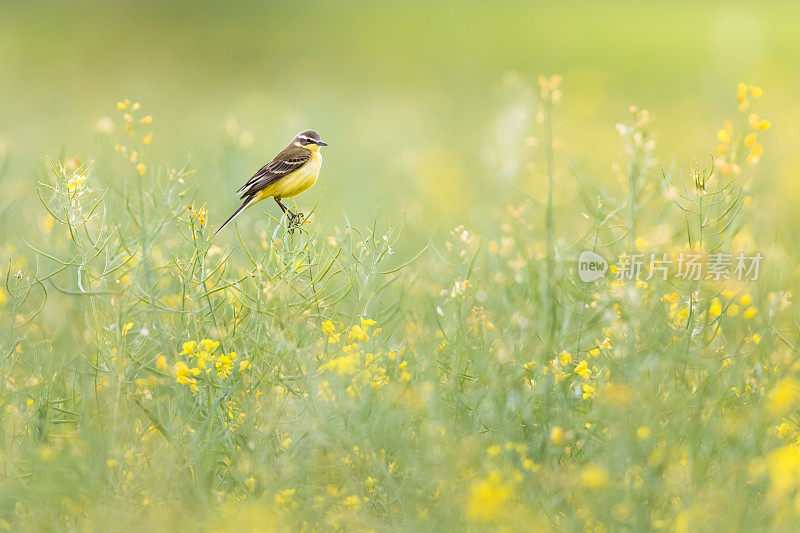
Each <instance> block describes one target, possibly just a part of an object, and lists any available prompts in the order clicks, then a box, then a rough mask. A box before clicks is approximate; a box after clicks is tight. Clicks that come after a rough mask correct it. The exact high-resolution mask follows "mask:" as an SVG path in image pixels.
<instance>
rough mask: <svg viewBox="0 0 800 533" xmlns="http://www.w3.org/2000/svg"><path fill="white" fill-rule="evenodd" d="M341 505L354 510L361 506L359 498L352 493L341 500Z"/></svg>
mask: <svg viewBox="0 0 800 533" xmlns="http://www.w3.org/2000/svg"><path fill="white" fill-rule="evenodd" d="M342 505H344V506H345V507H349V508H350V510H352V511H355V510H356V509H358V508H359V507H361V498H359V497H358V496H356V495H355V494H353V495H352V496H348V497H347V498H345V499H344V500H342Z"/></svg>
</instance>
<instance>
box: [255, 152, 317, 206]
mask: <svg viewBox="0 0 800 533" xmlns="http://www.w3.org/2000/svg"><path fill="white" fill-rule="evenodd" d="M321 167H322V154H321V153H320V151H319V150H314V151H313V152H312V153H311V159H309V160H308V163H306V164H305V165H303V166H302V167H300V168H299V169H297V170H295V171H294V172H292V173H291V174H287V175H286V176H284V177H282V178H281V179H279V180H278V181H276V182H275V183H272V184H271V185H268V186H266V187H264V189H262V190H261V192H259V194H258V200H263V199H264V198H269V197H271V196H275V197H277V198H294V197H295V196H297V195H298V194H300V193H301V192H304V191H307V190H308V189H310V188H311V187H313V186H314V184H315V183H316V182H317V177H318V176H319V169H320V168H321ZM258 200H256V201H258Z"/></svg>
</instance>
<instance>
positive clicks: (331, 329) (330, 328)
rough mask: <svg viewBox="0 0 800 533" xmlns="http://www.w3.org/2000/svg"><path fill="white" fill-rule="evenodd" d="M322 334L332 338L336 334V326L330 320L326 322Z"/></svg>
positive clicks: (323, 324)
mask: <svg viewBox="0 0 800 533" xmlns="http://www.w3.org/2000/svg"><path fill="white" fill-rule="evenodd" d="M322 333H324V334H325V335H328V336H329V337H330V336H331V335H333V334H334V333H336V326H335V325H334V324H333V322H331V321H330V320H326V321H325V322H323V323H322Z"/></svg>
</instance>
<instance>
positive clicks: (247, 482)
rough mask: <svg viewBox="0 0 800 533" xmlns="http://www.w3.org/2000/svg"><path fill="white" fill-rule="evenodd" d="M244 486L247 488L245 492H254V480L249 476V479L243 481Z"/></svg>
mask: <svg viewBox="0 0 800 533" xmlns="http://www.w3.org/2000/svg"><path fill="white" fill-rule="evenodd" d="M244 486H245V487H247V490H249V491H250V492H253V491H255V490H256V478H254V477H253V476H250V477H249V478H247V479H245V480H244Z"/></svg>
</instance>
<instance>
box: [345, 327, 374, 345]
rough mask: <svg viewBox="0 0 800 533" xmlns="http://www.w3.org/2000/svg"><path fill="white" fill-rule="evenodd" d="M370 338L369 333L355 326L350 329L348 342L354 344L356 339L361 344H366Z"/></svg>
mask: <svg viewBox="0 0 800 533" xmlns="http://www.w3.org/2000/svg"><path fill="white" fill-rule="evenodd" d="M368 338H369V336H368V335H367V332H366V331H364V329H363V328H362V327H361V326H359V325H358V324H356V325H355V326H353V327H352V328H350V333H348V335H347V342H348V343H350V342H353V340H354V339H358V340H360V341H361V342H364V341H366V340H367V339H368Z"/></svg>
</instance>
